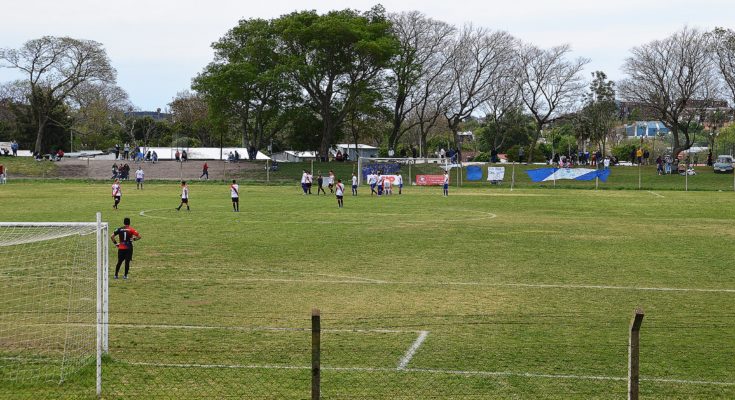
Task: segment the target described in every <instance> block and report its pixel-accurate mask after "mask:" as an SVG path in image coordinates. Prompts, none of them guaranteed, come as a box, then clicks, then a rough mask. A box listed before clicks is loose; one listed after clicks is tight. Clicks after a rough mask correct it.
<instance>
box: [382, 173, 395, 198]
mask: <svg viewBox="0 0 735 400" xmlns="http://www.w3.org/2000/svg"><path fill="white" fill-rule="evenodd" d="M383 191H384V192H385V195H386V196H389V195H392V194H393V189H391V182H390V178H388V177H385V178H384V179H383Z"/></svg>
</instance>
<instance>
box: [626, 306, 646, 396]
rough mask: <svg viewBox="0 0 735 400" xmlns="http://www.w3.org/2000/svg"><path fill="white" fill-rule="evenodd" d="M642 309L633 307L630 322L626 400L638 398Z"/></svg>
mask: <svg viewBox="0 0 735 400" xmlns="http://www.w3.org/2000/svg"><path fill="white" fill-rule="evenodd" d="M642 323H643V310H642V309H641V308H640V307H639V308H636V309H635V314H634V315H633V321H631V323H630V338H629V340H628V400H638V382H639V380H640V356H639V354H640V353H639V351H640V339H641V324H642Z"/></svg>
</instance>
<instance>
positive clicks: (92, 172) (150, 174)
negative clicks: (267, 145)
mask: <svg viewBox="0 0 735 400" xmlns="http://www.w3.org/2000/svg"><path fill="white" fill-rule="evenodd" d="M115 163H116V162H115V161H112V160H109V161H102V160H89V161H87V160H79V159H66V160H63V161H61V162H59V163H57V164H56V167H57V175H58V177H60V178H81V179H85V178H86V179H111V178H112V165H113V164H115ZM122 163H123V164H124V162H122ZM117 164H118V165H120V164H121V162H120V161H117ZM207 164H208V165H209V179H219V180H221V179H222V178H223V176H226V177H228V178H229V177H232V176H233V174H234V175H235V176H238V175H240V174H241V173H242V172H245V171H255V170H260V169H261V168H264V166H263V165H262V164H260V163H251V162H240V163H227V162H223V161H207ZM128 165H129V166H130V178H129V179H130V180H135V171H136V170H137V169H138V166H142V167H143V171H144V172H145V179H146V180H152V179H167V180H180V179H185V180H193V179H199V176H200V175H201V174H202V166H203V165H204V162H203V161H187V162H185V163H180V162H176V161H159V162H157V163H155V164H153V163H140V164H136V163H134V162H132V161H130V162H128Z"/></svg>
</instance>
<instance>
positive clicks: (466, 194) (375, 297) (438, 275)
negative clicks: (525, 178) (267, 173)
mask: <svg viewBox="0 0 735 400" xmlns="http://www.w3.org/2000/svg"><path fill="white" fill-rule="evenodd" d="M190 187H191V189H190V190H191V208H192V210H191V211H190V212H186V211H179V212H177V211H176V210H175V209H174V208H175V207H176V206H177V205H178V204H179V202H178V199H179V189H178V186H177V185H176V184H175V183H167V184H164V183H157V184H147V185H146V188H145V190H143V191H137V190H135V188H134V183H126V184H124V186H123V193H124V195H123V199H122V202H121V205H120V210H119V211H116V212H115V211H112V209H111V208H112V207H111V206H112V200H111V198H110V195H109V192H110V188H109V184H108V183H100V182H97V183H68V182H67V183H65V182H43V181H37V182H34V181H27V182H14V183H13V184H12V185H7V186H1V187H0V221H93V220H94V213H95V212H96V211H99V210H101V211H102V212H103V220H104V221H107V222H109V223H110V227H111V228H112V229H114V227H117V226H120V225H121V224H122V219H123V217H125V216H129V217H131V219H132V226H133V227H135V228H136V229H137V230H138V231H139V232H140V233H141V235H142V240H141V241H139V242H136V247H135V256H134V262H133V266H132V269H131V273H130V278H131V279H129V280H127V281H122V280H117V281H116V280H110V327H109V335H110V353H109V357H108V358H106V359H105V363H104V366H103V397H104V398H110V399H118V398H128V399H136V398H172V399H173V398H175V399H197V398H224V397H236V398H272V399H305V398H309V396H310V394H309V393H310V392H309V390H310V389H309V388H310V357H311V348H310V345H311V336H310V335H311V333H310V318H311V309H312V308H318V309H320V310H321V327H322V334H321V340H322V344H321V346H322V382H321V384H322V397H323V398H325V399H349V398H361V399H426V398H442V399H444V398H447V399H470V398H472V399H478V398H482V399H507V398H524V399H537V398H550V399H570V398H579V399H588V398H596V399H620V398H624V397H625V396H626V392H627V386H626V385H627V381H626V375H627V354H628V353H627V351H628V347H627V346H628V330H629V324H630V320H631V316H632V313H633V310H634V309H635V308H636V307H641V308H643V310H644V311H645V318H644V320H643V326H642V329H641V398H645V399H685V398H686V399H690V398H697V399H713V398H722V399H729V398H735V310H734V309H733V304H734V302H735V269H734V268H733V249H732V243H733V239H734V238H735V214H734V213H733V211H732V207H733V200H735V198H733V196H734V195H733V193H731V192H672V191H661V192H651V191H645V190H644V191H593V190H565V189H556V190H554V189H541V190H537V189H526V188H524V189H520V190H514V191H512V192H511V191H509V190H508V189H507V188H501V189H497V188H496V189H493V190H487V189H472V188H463V189H460V190H456V189H454V188H452V189H450V196H449V197H446V198H445V197H442V196H441V194H440V193H441V189H439V188H415V187H412V188H407V189H406V190H404V194H403V195H402V196H398V195H393V196H390V197H383V198H376V197H370V196H369V189H366V188H364V187H363V188H361V189H360V195H359V196H358V197H352V196H346V197H345V207H344V208H343V209H338V208H337V204H336V201H335V200H334V197H329V196H328V197H322V196H319V197H317V196H315V195H312V196H302V195H300V188H299V187H298V186H297V185H294V186H270V187H268V186H241V190H240V191H241V200H240V202H241V204H240V210H241V212H240V213H234V212H232V209H231V205H230V201H229V189H228V186H227V185H226V184H215V183H211V182H208V183H201V182H192V183H191V185H190ZM113 250H114V248H113ZM115 261H116V255H115V254H113V253H111V254H110V264H111V266H110V267H111V269H114V263H115ZM5 263H6V262H5ZM5 263H4V261H3V260H2V259H0V276H2V275H3V274H4V272H3V271H2V269H3V267H4V266H5ZM46 272H47V273H48V274H54V271H53V270H52V269H50V270H48V271H46ZM111 272H112V271H111ZM2 308H3V304H0V313H2V311H3V310H2ZM3 318H4V320H3V322H4V323H11V322H12V321H11V320H10V318H12V316H8V315H4V316H3ZM1 352H3V347H2V343H0V353H1ZM1 356H2V354H0V358H1ZM10 362H12V360H5V359H3V361H0V367H3V366H5V365H6V364H7V363H10ZM1 369H2V368H0V370H1ZM93 369H94V368H93V367H90V368H88V369H84V370H82V371H80V372H79V373H78V375H79V376H77V377H72V379H68V380H67V381H66V382H65V383H64V384H62V385H59V384H58V383H54V382H51V383H14V382H9V381H7V380H6V381H3V380H2V379H0V398H24V399H25V398H28V399H30V398H57V397H61V398H94V377H93V372H94V371H93ZM0 376H1V375H0Z"/></svg>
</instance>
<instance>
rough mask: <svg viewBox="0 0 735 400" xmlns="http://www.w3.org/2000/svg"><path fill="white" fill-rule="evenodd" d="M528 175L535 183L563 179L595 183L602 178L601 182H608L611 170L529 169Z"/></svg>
mask: <svg viewBox="0 0 735 400" xmlns="http://www.w3.org/2000/svg"><path fill="white" fill-rule="evenodd" d="M526 173H527V174H528V177H529V178H531V180H532V181H533V182H546V181H554V180H561V179H573V180H576V181H593V180H595V178H600V180H601V181H603V182H605V181H607V177H608V176H609V175H610V170H609V169H590V168H541V169H529V170H527V171H526Z"/></svg>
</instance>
